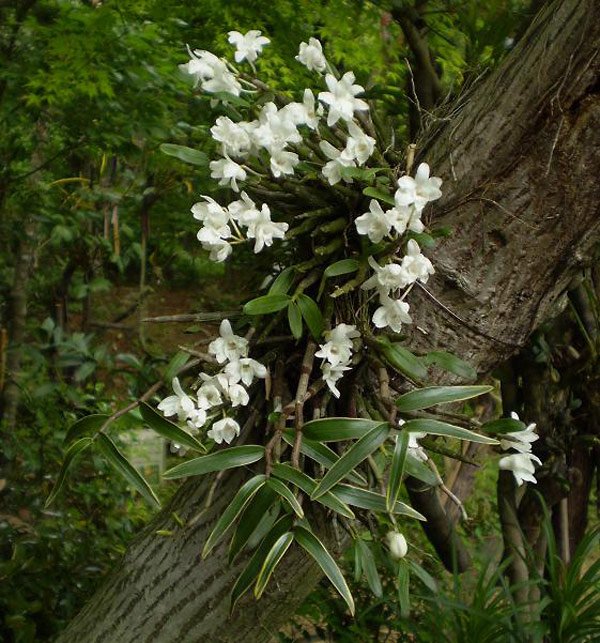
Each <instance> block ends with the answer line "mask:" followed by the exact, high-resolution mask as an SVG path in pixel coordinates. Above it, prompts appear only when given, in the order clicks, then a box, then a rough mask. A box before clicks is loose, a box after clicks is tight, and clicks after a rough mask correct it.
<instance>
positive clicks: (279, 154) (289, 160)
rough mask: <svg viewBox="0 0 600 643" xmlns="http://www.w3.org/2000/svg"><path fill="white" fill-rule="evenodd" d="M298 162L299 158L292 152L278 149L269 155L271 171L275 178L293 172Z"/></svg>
mask: <svg viewBox="0 0 600 643" xmlns="http://www.w3.org/2000/svg"><path fill="white" fill-rule="evenodd" d="M299 162H300V159H299V158H298V155H297V154H295V153H294V152H286V151H285V150H278V151H276V152H274V153H273V154H272V155H271V172H272V173H273V176H274V177H276V178H279V177H280V176H282V175H283V174H293V173H294V168H295V167H296V165H298V163H299Z"/></svg>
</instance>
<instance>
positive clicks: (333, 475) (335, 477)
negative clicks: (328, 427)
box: [311, 422, 390, 500]
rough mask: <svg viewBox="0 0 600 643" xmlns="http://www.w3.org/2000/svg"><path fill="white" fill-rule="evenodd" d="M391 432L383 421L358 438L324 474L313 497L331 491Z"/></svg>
mask: <svg viewBox="0 0 600 643" xmlns="http://www.w3.org/2000/svg"><path fill="white" fill-rule="evenodd" d="M389 433H390V427H389V425H388V423H387V422H383V423H382V424H380V425H379V426H376V427H375V428H374V429H371V431H369V432H368V433H366V434H365V435H363V437H362V438H360V439H359V440H357V441H356V442H355V443H354V444H353V445H352V446H351V447H350V448H349V449H348V450H347V451H346V452H345V453H344V455H342V456H341V458H340V459H339V460H338V461H337V462H336V463H335V464H334V465H333V466H332V467H331V469H329V471H328V472H327V473H326V474H325V475H324V476H323V479H322V480H321V482H319V484H318V485H317V488H316V489H315V490H314V491H313V492H312V495H311V499H312V500H314V499H316V498H318V497H319V496H320V495H322V494H324V493H325V492H326V491H329V490H330V489H331V488H332V487H333V486H334V485H335V484H337V483H338V482H339V481H340V480H342V478H345V477H346V475H347V474H348V473H349V472H350V471H353V470H354V468H355V467H356V466H358V465H359V464H360V463H361V462H362V461H363V460H365V459H366V458H367V457H368V456H370V455H371V453H373V451H375V450H376V449H378V448H379V447H380V446H381V445H382V444H383V443H384V442H385V441H386V439H387V437H388V435H389Z"/></svg>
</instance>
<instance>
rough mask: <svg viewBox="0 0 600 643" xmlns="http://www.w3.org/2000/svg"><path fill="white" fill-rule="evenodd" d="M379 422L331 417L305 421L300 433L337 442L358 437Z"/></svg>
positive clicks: (320, 439) (316, 439)
mask: <svg viewBox="0 0 600 643" xmlns="http://www.w3.org/2000/svg"><path fill="white" fill-rule="evenodd" d="M380 424H381V422H380V421H378V420H363V419H362V418H345V417H331V418H323V419H322V420H311V421H310V422H307V423H306V424H305V425H304V426H303V427H302V433H303V435H304V437H306V438H308V439H309V440H315V441H317V442H337V441H340V440H351V439H353V438H360V437H362V436H363V435H365V434H366V433H368V432H369V431H371V430H372V429H374V428H375V427H376V426H379V425H380Z"/></svg>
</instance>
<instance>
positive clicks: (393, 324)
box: [373, 292, 412, 333]
mask: <svg viewBox="0 0 600 643" xmlns="http://www.w3.org/2000/svg"><path fill="white" fill-rule="evenodd" d="M379 302H380V304H381V306H380V307H379V308H378V309H377V310H376V311H375V312H374V313H373V324H375V327H376V328H386V327H389V328H391V329H392V330H393V331H394V332H395V333H399V332H400V331H401V330H402V325H403V324H412V318H411V316H410V315H409V314H408V311H409V309H410V306H409V305H408V303H407V302H405V301H399V300H398V299H392V298H391V297H388V296H387V295H386V294H384V293H383V292H382V293H381V294H380V296H379Z"/></svg>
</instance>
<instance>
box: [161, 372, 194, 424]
mask: <svg viewBox="0 0 600 643" xmlns="http://www.w3.org/2000/svg"><path fill="white" fill-rule="evenodd" d="M171 385H172V387H173V392H174V393H175V395H170V396H169V397H165V399H164V400H162V401H161V402H160V404H159V405H158V410H159V411H162V413H163V415H164V416H165V417H171V415H177V418H178V419H179V421H180V422H183V421H184V420H185V419H186V418H187V417H188V416H189V415H190V414H191V413H192V411H193V410H194V409H195V408H196V405H195V404H194V401H193V400H192V398H191V397H190V396H189V395H187V393H185V392H184V390H183V389H182V388H181V384H180V383H179V378H177V377H174V378H173V380H172V382H171Z"/></svg>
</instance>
